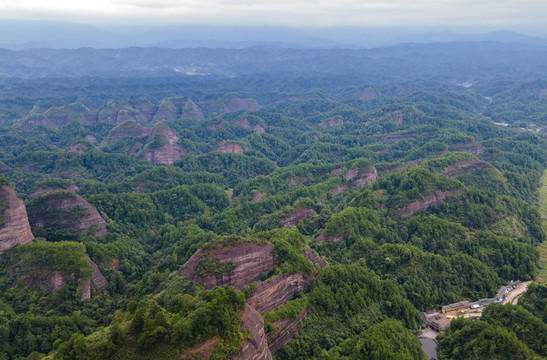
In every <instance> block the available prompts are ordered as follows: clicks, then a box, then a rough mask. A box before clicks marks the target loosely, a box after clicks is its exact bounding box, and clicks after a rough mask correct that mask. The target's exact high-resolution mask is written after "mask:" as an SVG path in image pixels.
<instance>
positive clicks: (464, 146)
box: [448, 140, 485, 155]
mask: <svg viewBox="0 0 547 360" xmlns="http://www.w3.org/2000/svg"><path fill="white" fill-rule="evenodd" d="M448 150H450V151H461V152H466V153H469V154H471V155H480V154H482V153H483V152H484V150H485V148H484V146H482V145H481V144H479V143H478V142H476V141H475V140H473V141H471V142H467V143H456V144H451V145H449V146H448Z"/></svg>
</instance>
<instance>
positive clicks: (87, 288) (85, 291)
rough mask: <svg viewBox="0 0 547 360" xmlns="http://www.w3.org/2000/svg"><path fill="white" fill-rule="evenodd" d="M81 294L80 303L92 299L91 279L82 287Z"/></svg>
mask: <svg viewBox="0 0 547 360" xmlns="http://www.w3.org/2000/svg"><path fill="white" fill-rule="evenodd" d="M80 292H81V293H82V296H80V301H84V300H89V299H91V279H87V280H86V281H85V282H84V283H83V284H82V286H80Z"/></svg>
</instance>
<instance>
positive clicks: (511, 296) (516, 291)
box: [502, 281, 531, 305]
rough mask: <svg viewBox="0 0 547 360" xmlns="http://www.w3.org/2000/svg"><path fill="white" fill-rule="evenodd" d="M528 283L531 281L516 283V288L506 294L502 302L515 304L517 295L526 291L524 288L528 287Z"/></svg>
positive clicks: (517, 298)
mask: <svg viewBox="0 0 547 360" xmlns="http://www.w3.org/2000/svg"><path fill="white" fill-rule="evenodd" d="M530 283H531V281H525V282H521V283H520V284H518V286H517V288H516V289H514V290H513V291H511V292H510V293H509V294H507V296H506V297H505V299H504V300H503V301H502V304H513V305H516V304H517V302H518V300H519V296H521V295H522V294H524V293H525V292H526V289H527V288H528V285H530Z"/></svg>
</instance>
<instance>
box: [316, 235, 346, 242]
mask: <svg viewBox="0 0 547 360" xmlns="http://www.w3.org/2000/svg"><path fill="white" fill-rule="evenodd" d="M345 238H346V234H342V235H340V236H332V235H329V236H327V235H325V234H321V235H319V236H318V237H316V238H315V242H316V243H318V244H321V243H322V242H325V241H328V242H333V243H337V242H339V241H342V240H344V239H345Z"/></svg>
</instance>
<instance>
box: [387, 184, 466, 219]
mask: <svg viewBox="0 0 547 360" xmlns="http://www.w3.org/2000/svg"><path fill="white" fill-rule="evenodd" d="M464 191H465V189H459V190H450V191H441V190H437V192H436V193H435V194H431V195H428V196H425V197H424V198H423V199H420V200H416V201H414V202H411V203H410V204H408V205H407V206H405V207H403V208H401V209H398V210H397V211H396V216H397V217H403V216H409V215H413V214H414V213H415V212H417V211H421V210H425V209H427V208H428V207H430V206H433V205H440V204H442V203H443V202H444V199H445V198H446V197H447V196H449V195H457V194H461V193H463V192H464Z"/></svg>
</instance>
